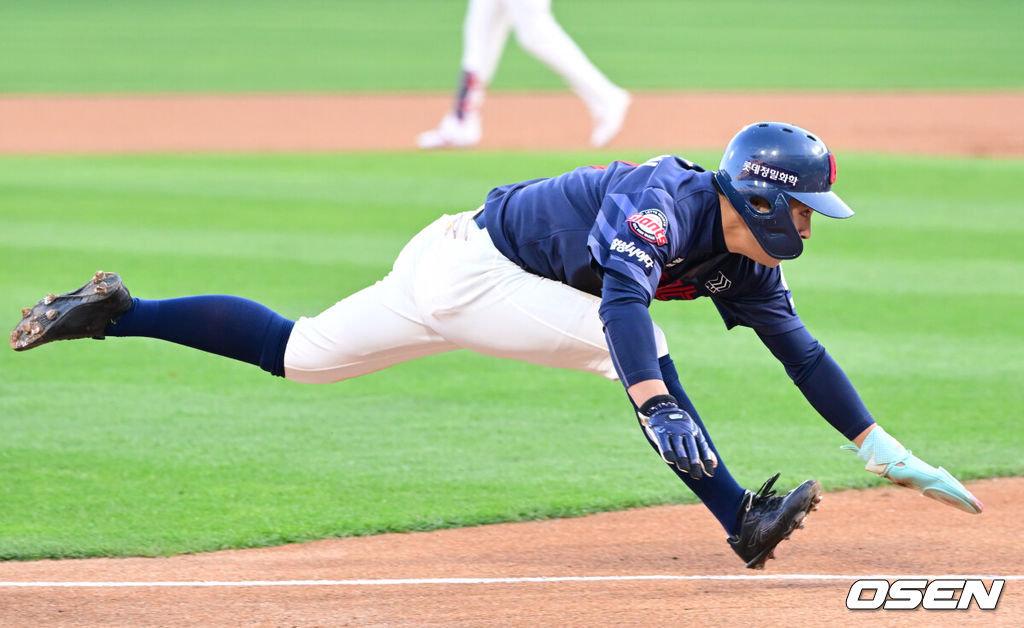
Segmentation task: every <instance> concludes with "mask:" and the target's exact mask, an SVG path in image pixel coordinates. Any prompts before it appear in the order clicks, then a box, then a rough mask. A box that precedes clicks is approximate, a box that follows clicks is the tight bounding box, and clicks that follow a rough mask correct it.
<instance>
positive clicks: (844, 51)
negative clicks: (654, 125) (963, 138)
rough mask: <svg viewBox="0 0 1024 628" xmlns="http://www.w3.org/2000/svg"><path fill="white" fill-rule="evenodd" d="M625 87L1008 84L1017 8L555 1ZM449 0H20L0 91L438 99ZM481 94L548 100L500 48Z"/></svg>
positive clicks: (446, 74) (0, 65)
mask: <svg viewBox="0 0 1024 628" xmlns="http://www.w3.org/2000/svg"><path fill="white" fill-rule="evenodd" d="M553 6H554V12H555V15H556V16H557V17H558V19H559V20H560V22H561V23H562V25H563V26H564V27H565V29H566V30H567V32H569V34H570V35H572V37H573V38H574V39H575V40H576V41H577V42H578V43H579V44H580V46H581V48H583V50H584V51H585V52H586V53H587V54H588V55H589V56H590V57H591V58H592V59H593V61H594V62H595V63H596V64H597V66H598V67H600V68H601V69H602V70H604V71H605V72H606V73H607V74H608V75H609V76H610V77H611V78H612V79H613V80H616V81H619V82H621V83H622V84H623V85H625V86H627V87H630V88H634V89H751V88H754V89H794V88H795V89H871V90H873V89H929V88H933V89H977V88H997V89H1004V88H1015V89H1020V88H1022V87H1024V65H1022V64H1021V63H1020V60H1021V59H1022V58H1024V38H1021V37H1020V33H1021V32H1024V5H1022V4H1021V3H1020V2H1019V1H1017V0H987V1H986V2H975V3H965V2H962V1H959V0H901V1H900V2H892V1H890V0H864V1H858V2H820V1H817V0H782V1H779V2H771V3H766V2H760V1H754V0H719V1H715V2H703V1H698V0H630V1H628V2H624V1H622V0H555V2H554V5H553ZM465 8H466V0H374V1H373V2H365V1H363V0H337V1H334V2H322V1H320V0H293V1H290V2H275V1H271V0H222V1H219V2H208V1H204V0H177V1H176V2H160V1H158V0H104V1H102V2H99V1H97V0H78V1H76V2H68V1H67V0H34V1H33V2H8V3H5V4H4V6H3V8H2V9H0V93H20V92H126V91H127V92H137V91H159V92H163V91H171V92H179V91H184V92H195V91H198V92H203V91H214V92H221V91H230V92H248V91H339V90H340V91H359V90H420V89H431V90H447V89H450V88H452V87H454V84H455V81H456V78H457V74H458V64H459V58H460V54H461V25H462V18H463V15H464V12H465ZM494 87H495V88H497V89H537V88H541V89H564V88H565V85H564V83H563V82H562V80H561V79H560V78H559V77H558V76H556V75H555V74H554V73H552V72H551V71H550V70H549V69H547V68H546V67H545V66H543V65H541V64H540V62H538V61H537V60H535V59H533V58H532V57H529V56H528V55H526V54H525V53H524V52H523V51H522V50H521V49H520V48H519V47H518V45H517V44H516V43H515V42H514V38H511V39H510V44H509V46H508V48H507V51H506V55H505V56H504V57H503V59H502V61H501V66H500V67H499V69H498V73H497V76H496V79H495V82H494Z"/></svg>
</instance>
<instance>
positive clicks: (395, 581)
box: [0, 574, 1024, 589]
mask: <svg viewBox="0 0 1024 628" xmlns="http://www.w3.org/2000/svg"><path fill="white" fill-rule="evenodd" d="M908 578H913V579H925V580H1024V574H1019V575H991V574H990V575H984V574H972V575H962V574H929V575H921V574H876V575H868V574H854V575H836V574H777V575H771V574H761V575H705V576H673V575H636V576H526V577H520V578H386V579H355V580H221V581H218V580H196V581H185V580H182V581H176V580H169V581H162V582H160V581H155V582H2V581H0V588H12V587H14V588H69V589H70V588H130V587H344V586H361V587H376V586H395V585H439V584H519V583H529V582H540V583H557V582H628V581H638V580H668V581H673V580H676V581H692V580H701V581H714V580H720V581H739V582H743V581H772V580H779V581H784V580H846V581H850V582H852V581H854V580H863V579H872V580H896V579H908Z"/></svg>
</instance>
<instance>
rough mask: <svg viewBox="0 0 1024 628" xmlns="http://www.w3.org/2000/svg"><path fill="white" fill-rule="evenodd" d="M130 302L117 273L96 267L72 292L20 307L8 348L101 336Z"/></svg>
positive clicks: (50, 295)
mask: <svg viewBox="0 0 1024 628" xmlns="http://www.w3.org/2000/svg"><path fill="white" fill-rule="evenodd" d="M131 306H132V296H131V295H130V294H128V288H125V287H124V284H123V283H121V276H120V275H118V274H117V273H105V272H103V271H102V270H99V271H96V274H95V275H93V277H92V279H90V280H89V283H87V284H85V285H84V286H82V287H81V288H79V289H78V290H75V291H73V292H65V293H64V294H61V295H53V294H48V295H46V296H45V297H43V299H42V300H40V301H39V303H36V304H35V306H33V307H27V308H25V309H23V310H22V311H21V322H20V323H18V325H17V326H16V327H15V328H14V331H12V332H11V348H12V349H14V350H15V351H26V350H28V349H32V348H33V347H38V346H39V345H42V344H46V343H48V342H53V341H54V340H73V339H75V338H103V331H104V330H105V329H106V327H107V324H108V323H111V322H113V321H116V320H117V319H118V318H119V317H120V316H121V315H122V314H124V313H125V312H127V311H128V309H129V308H130V307H131Z"/></svg>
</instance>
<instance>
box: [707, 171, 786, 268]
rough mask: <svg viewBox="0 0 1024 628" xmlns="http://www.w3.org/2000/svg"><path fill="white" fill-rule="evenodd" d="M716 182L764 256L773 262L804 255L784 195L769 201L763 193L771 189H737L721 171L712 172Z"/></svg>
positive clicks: (745, 187)
mask: <svg viewBox="0 0 1024 628" xmlns="http://www.w3.org/2000/svg"><path fill="white" fill-rule="evenodd" d="M715 183H717V184H718V188H719V189H720V190H721V191H722V194H724V195H725V197H726V198H727V199H728V200H729V203H730V204H732V206H733V208H734V209H735V210H736V212H737V213H738V214H739V215H740V217H741V218H743V222H745V223H746V224H747V227H748V228H749V229H750V232H751V233H752V234H753V236H754V239H756V240H757V243H758V244H759V245H761V248H762V249H764V251H765V253H767V254H768V255H770V256H772V257H774V258H775V259H793V258H795V257H798V256H799V255H800V254H801V253H803V250H804V242H803V239H802V238H801V237H800V233H799V232H798V231H797V229H796V225H794V224H793V217H792V215H791V214H790V211H789V198H788V197H787V196H786V195H785V194H783V193H782V192H778V193H776V194H775V197H774V199H771V200H769V198H770V197H769V198H766V197H765V194H766V193H769V192H772V191H774V190H768V189H758V188H754V189H751V188H750V187H749V186H740V187H739V188H737V186H735V185H734V184H733V183H734V182H733V181H732V178H731V177H730V176H729V173H728V172H725V171H723V170H719V171H718V172H716V173H715Z"/></svg>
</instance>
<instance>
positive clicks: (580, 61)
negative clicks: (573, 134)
mask: <svg viewBox="0 0 1024 628" xmlns="http://www.w3.org/2000/svg"><path fill="white" fill-rule="evenodd" d="M510 30H515V33H516V40H517V41H518V42H519V45H520V46H522V47H523V49H524V50H525V51H526V52H528V53H529V54H531V55H532V56H534V57H535V58H537V59H538V60H540V61H541V62H542V63H544V64H545V65H547V66H548V67H549V68H551V69H552V70H554V71H555V73H557V74H558V75H559V76H561V77H562V79H563V80H565V82H566V83H568V84H569V86H570V87H571V88H572V89H573V90H574V91H575V92H576V93H577V94H579V96H580V98H582V99H583V101H584V102H585V103H587V106H588V107H589V108H590V109H591V110H592V111H595V110H599V109H600V108H601V106H602V105H603V104H604V102H605V100H606V99H607V98H608V96H609V94H611V93H613V92H615V91H616V90H617V88H616V86H615V85H614V84H613V83H612V82H611V81H610V80H609V79H608V77H606V76H605V75H604V74H603V73H602V72H601V71H600V70H598V69H597V67H595V66H594V64H593V63H592V62H591V61H590V59H588V58H587V56H586V55H585V54H584V53H583V51H582V50H580V47H579V46H578V45H577V44H576V42H575V41H573V40H572V38H571V37H569V35H568V34H567V33H566V32H565V30H564V29H563V28H562V26H561V25H560V24H559V23H558V22H557V21H556V20H555V16H554V15H552V13H551V0H470V2H469V7H468V9H467V11H466V19H465V21H464V22H463V27H462V42H463V48H462V69H463V70H465V71H467V72H471V73H473V75H475V76H476V77H477V78H478V79H479V80H480V81H481V83H482V84H483V85H487V84H489V83H490V82H491V79H492V78H493V77H494V72H495V70H496V69H497V67H498V61H499V60H500V59H501V53H502V51H503V50H504V48H505V43H506V40H507V39H508V34H509V31H510ZM478 105H479V103H477V106H478Z"/></svg>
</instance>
